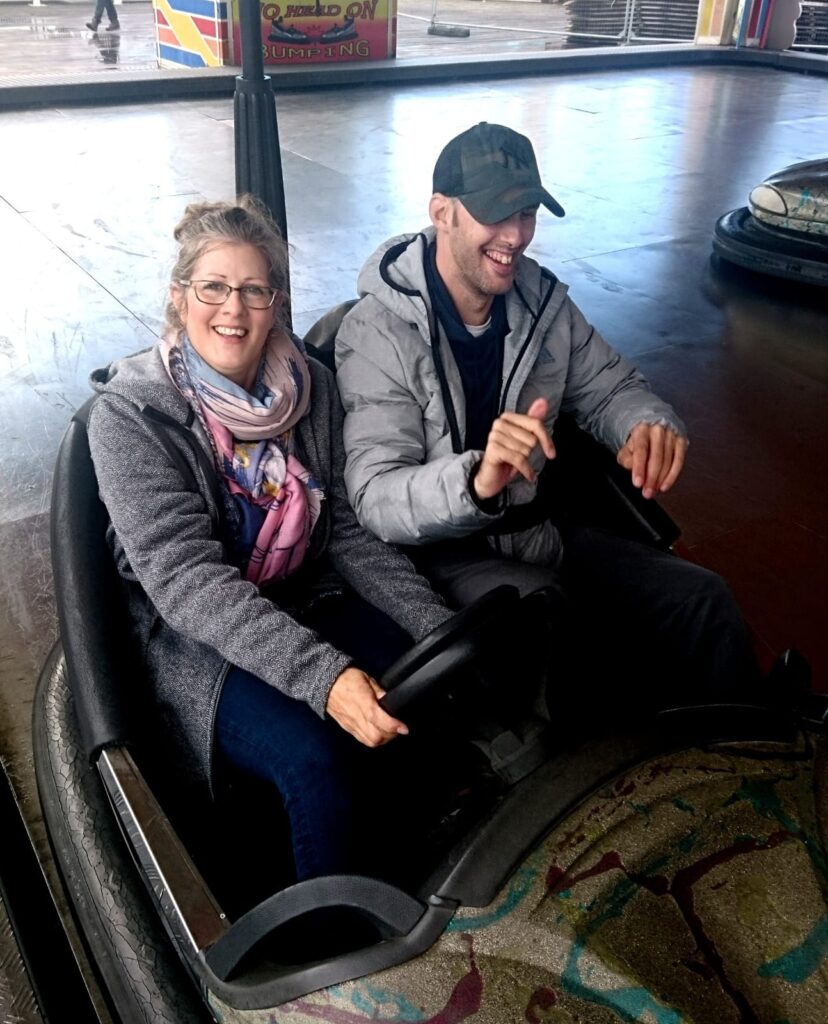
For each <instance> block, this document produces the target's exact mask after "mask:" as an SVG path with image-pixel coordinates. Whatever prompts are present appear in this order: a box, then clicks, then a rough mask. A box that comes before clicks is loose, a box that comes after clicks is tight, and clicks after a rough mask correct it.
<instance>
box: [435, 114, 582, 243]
mask: <svg viewBox="0 0 828 1024" xmlns="http://www.w3.org/2000/svg"><path fill="white" fill-rule="evenodd" d="M433 191H434V192H440V193H441V194H442V195H444V196H454V197H456V198H457V199H459V200H460V202H461V203H462V204H463V206H465V207H466V209H467V210H468V211H469V213H470V214H471V215H472V217H474V219H475V220H476V221H479V222H480V223H481V224H496V223H497V222H498V221H500V220H506V218H507V217H511V216H512V214H514V213H517V212H518V210H525V209H526V208H527V207H530V206H539V205H540V204H541V203H542V204H543V205H544V206H545V207H546V208H547V209H548V210H551V212H552V213H554V214H555V216H556V217H563V216H564V208H563V207H562V206H561V204H560V203H559V202H558V200H557V199H555V198H554V197H553V196H551V195H550V194H549V193H548V192H547V191H546V189H545V188H544V187H543V185H541V180H540V173H539V171H538V164H537V161H536V160H535V151H534V150H533V149H532V143H531V142H530V141H529V140H528V139H527V138H526V136H525V135H520V134H519V133H518V132H516V131H512V129H511V128H505V127H504V126H503V125H502V124H488V123H487V122H486V121H481V122H480V124H476V125H475V126H474V127H473V128H469V129H468V131H465V132H463V133H462V134H460V135H458V136H456V137H455V138H453V139H452V140H451V142H449V143H447V144H446V146H445V148H444V149H443V152H442V153H441V154H440V155H439V156H438V157H437V163H436V164H435V165H434V178H433Z"/></svg>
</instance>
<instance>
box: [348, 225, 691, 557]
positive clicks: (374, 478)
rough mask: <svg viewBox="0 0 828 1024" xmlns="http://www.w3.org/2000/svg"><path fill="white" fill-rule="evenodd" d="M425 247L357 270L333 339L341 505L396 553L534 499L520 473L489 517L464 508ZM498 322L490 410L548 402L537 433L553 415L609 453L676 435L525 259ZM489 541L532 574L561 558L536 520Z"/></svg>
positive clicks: (459, 423) (549, 529)
mask: <svg viewBox="0 0 828 1024" xmlns="http://www.w3.org/2000/svg"><path fill="white" fill-rule="evenodd" d="M433 238H434V231H433V229H432V228H428V229H426V230H425V231H423V232H421V233H420V234H417V235H400V236H398V237H396V238H392V239H391V240H390V241H388V242H386V243H385V244H384V245H382V246H380V248H379V249H378V250H377V251H376V252H375V253H374V254H373V256H371V257H370V259H369V260H368V261H367V262H366V263H365V266H364V267H363V268H362V271H361V273H360V276H359V282H358V290H359V294H360V301H359V302H357V304H356V305H355V306H354V307H353V309H352V310H351V311H350V312H349V313H348V315H347V316H346V317H345V319H344V320H343V322H342V325H341V327H340V330H339V333H338V335H337V339H336V360H337V383H338V386H339V391H340V395H341V397H342V401H343V404H344V406H345V414H346V415H345V433H344V440H345V451H346V456H347V460H346V465H345V483H346V486H347V488H348V496H349V497H350V499H351V502H352V504H353V506H354V508H355V509H356V513H357V516H358V518H359V521H360V522H361V523H362V525H363V526H366V527H368V529H370V530H371V531H373V532H374V533H375V534H376V535H377V536H378V537H381V538H382V539H383V540H387V541H391V542H393V543H398V544H429V543H432V542H435V541H444V540H451V539H458V538H461V537H465V536H468V535H470V534H472V533H475V532H476V531H479V530H481V529H482V530H485V529H486V528H487V527H488V528H491V527H492V526H495V525H496V524H497V523H498V521H499V520H500V519H501V518H502V517H503V516H504V514H505V513H506V511H507V509H508V507H509V506H510V505H525V504H527V503H528V502H530V501H531V500H532V498H533V497H534V495H535V490H536V485H535V484H531V483H529V482H528V481H526V480H525V479H524V478H523V477H520V476H519V477H518V478H517V479H516V480H515V481H513V482H512V483H511V484H509V486H508V488H507V490H506V492H505V495H504V501H503V505H502V508H501V509H500V510H499V511H498V512H497V513H495V514H494V515H493V514H490V513H489V512H487V511H483V510H482V509H481V508H479V507H478V506H477V505H476V504H475V502H474V501H473V500H472V496H471V490H470V487H469V473H470V472H471V470H472V468H473V467H474V466H475V465H476V463H478V462H479V461H480V459H481V457H482V453H481V452H480V451H472V450H470V451H466V450H465V444H464V438H463V432H464V424H465V418H466V409H465V399H464V396H463V389H462V384H461V380H460V374H459V371H458V369H457V364H456V363H455V361H454V358H453V356H452V354H451V348H450V346H449V344H448V341H447V339H446V336H445V333H444V331H443V330H442V327H440V326H439V325H438V321H437V318H436V316H435V315H434V312H433V310H432V307H431V303H430V300H429V297H428V292H427V285H426V278H425V272H424V269H423V260H424V258H425V254H426V250H427V247H428V245H429V243H430V242H431V241H432V239H433ZM506 317H507V320H508V323H509V328H510V330H509V333H508V335H507V336H506V339H505V350H504V360H503V377H502V380H501V387H500V411H501V412H515V411H517V412H525V411H526V410H527V409H528V408H529V406H530V405H531V403H532V402H533V401H534V400H535V399H536V398H540V397H543V398H546V399H547V400H548V401H549V406H550V409H549V416H548V418H547V420H546V428H547V430H549V431H550V432H551V430H552V427H553V425H554V423H555V420H556V418H557V416H558V413H559V411H561V410H563V411H565V412H569V413H572V414H573V415H574V416H575V419H576V420H577V422H578V424H579V426H581V427H583V428H584V429H585V430H588V431H589V432H590V433H591V434H593V435H594V436H595V437H597V438H598V439H599V440H600V441H601V442H603V443H604V444H605V445H607V446H608V447H609V448H610V449H612V450H613V451H617V450H618V449H619V448H621V447H622V446H623V445H624V443H625V442H626V440H627V437H628V436H629V433H630V431H631V430H632V429H633V427H634V426H636V424H638V423H642V422H644V423H659V424H662V425H664V426H668V427H671V428H672V429H673V430H675V431H677V432H678V433H680V434H681V435H682V436H683V435H684V433H685V431H684V426H683V424H682V423H681V421H680V420H679V419H678V417H677V416H676V415H675V413H674V412H673V410H672V409H671V408H670V406H669V405H667V404H666V403H665V402H662V401H661V400H660V399H659V398H657V397H656V396H655V395H654V394H652V392H651V391H650V390H649V389H648V387H647V383H646V381H645V380H644V378H643V377H642V376H641V374H640V373H639V372H638V371H637V370H636V369H635V368H634V367H633V366H632V364H631V363H629V362H628V361H627V360H626V359H624V358H623V357H622V356H621V355H619V354H618V353H617V352H615V351H613V350H612V349H611V348H610V347H609V345H607V343H606V342H605V341H604V339H603V338H602V337H601V335H600V334H599V333H598V332H597V331H596V330H595V328H593V327H591V326H590V325H589V324H588V323H587V321H586V320H585V319H584V317H583V315H582V313H581V312H580V310H579V309H578V308H577V306H576V305H575V304H574V303H573V302H572V301H571V300H570V299H569V298H568V297H567V287H566V285H564V284H562V283H561V282H560V281H558V280H557V279H556V278H555V277H554V275H553V274H551V273H550V271H548V270H546V269H545V268H543V267H541V266H539V265H538V264H537V263H536V262H535V261H534V260H531V259H529V258H527V257H526V256H523V257H521V259H520V263H519V264H518V268H517V272H516V275H515V283H514V286H513V288H512V289H511V290H510V291H509V292H508V293H507V295H506ZM438 360H440V361H441V362H442V364H443V367H444V384H443V385H442V386H441V381H440V375H439V374H438V369H437V367H436V365H435V364H436V363H437V362H438ZM532 461H533V467H534V468H535V469H536V470H537V471H539V470H541V469H542V468H543V464H544V456H543V453H542V452H541V451H540V450H537V451H536V452H535V454H534V457H533V460H532ZM489 539H490V543H491V544H492V546H493V548H495V549H496V550H498V551H499V552H500V553H501V554H503V555H506V556H507V557H512V558H518V559H521V560H523V561H528V562H534V563H537V564H542V565H554V564H555V563H556V562H557V561H558V559H559V558H560V547H561V544H560V536H559V535H558V532H557V530H556V529H555V527H554V526H553V525H552V524H551V523H550V522H548V520H547V521H543V522H540V523H539V524H537V525H535V526H532V527H530V528H529V529H525V530H523V531H521V532H517V533H506V534H503V535H498V536H492V537H490V538H489Z"/></svg>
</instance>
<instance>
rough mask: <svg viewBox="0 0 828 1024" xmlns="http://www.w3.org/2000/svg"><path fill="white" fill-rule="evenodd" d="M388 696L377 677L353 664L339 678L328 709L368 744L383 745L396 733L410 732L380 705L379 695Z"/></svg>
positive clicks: (333, 716) (337, 720)
mask: <svg viewBox="0 0 828 1024" xmlns="http://www.w3.org/2000/svg"><path fill="white" fill-rule="evenodd" d="M384 696H385V690H383V689H382V688H381V687H380V686H379V685H378V684H377V683H376V681H375V680H373V679H372V678H371V677H370V676H369V675H366V674H365V673H364V672H362V671H360V669H358V668H354V667H353V666H351V667H350V668H346V669H345V671H344V672H341V673H340V674H339V675H338V676H337V677H336V680H335V681H334V684H333V686H332V687H331V690H330V693H329V694H328V703H327V704H326V705H325V710H326V711H327V713H328V714H329V715H330V716H331V718H333V720H334V721H335V722H336V723H337V724H338V725H340V726H341V727H342V728H343V729H344V730H345V731H346V732H349V733H350V734H351V735H352V736H353V737H354V738H355V739H358V740H359V742H360V743H364V744H365V746H366V747H381V746H382V745H383V744H384V743H388V742H390V741H391V740H393V739H394V738H395V737H396V736H405V735H407V734H408V726H407V725H405V724H404V723H403V722H400V721H398V720H397V719H396V718H392V717H391V715H389V714H388V713H387V712H385V711H383V710H382V708H381V707H380V706H379V703H378V701H379V698H380V697H384Z"/></svg>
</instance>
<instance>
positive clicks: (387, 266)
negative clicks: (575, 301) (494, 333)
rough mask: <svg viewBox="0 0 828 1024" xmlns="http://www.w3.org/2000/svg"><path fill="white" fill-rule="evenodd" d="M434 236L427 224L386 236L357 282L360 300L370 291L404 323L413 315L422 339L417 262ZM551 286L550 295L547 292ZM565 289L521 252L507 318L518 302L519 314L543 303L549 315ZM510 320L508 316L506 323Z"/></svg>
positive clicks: (423, 291)
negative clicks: (407, 232) (412, 230)
mask: <svg viewBox="0 0 828 1024" xmlns="http://www.w3.org/2000/svg"><path fill="white" fill-rule="evenodd" d="M435 236H436V232H435V230H434V228H433V227H431V226H429V227H427V228H424V229H423V230H422V231H419V232H417V233H416V234H407V235H396V236H395V237H394V238H390V239H389V240H388V241H387V242H383V244H382V245H381V246H379V248H378V249H376V251H375V252H373V253H372V254H371V256H369V257H368V259H367V260H366V261H365V263H364V264H363V267H362V270H361V271H360V273H359V278H358V280H357V289H358V292H359V296H360V298H362V297H363V296H365V295H373V296H374V297H375V298H376V299H377V300H378V301H379V302H380V303H382V305H383V306H385V307H386V308H387V309H388V310H390V311H391V312H392V313H395V314H396V315H397V316H400V317H403V318H404V319H405V320H409V321H410V320H411V319H412V315H413V316H414V318H415V319H416V322H417V326H418V327H419V328H420V332H421V333H422V335H423V336H424V337H426V338H427V337H428V336H429V330H428V302H429V299H428V288H427V285H426V276H425V270H424V269H423V261H424V259H425V254H426V251H427V249H428V246H429V245H430V244H431V243H432V242H433V241H434V238H435ZM553 289H554V292H553V294H552V296H551V298H550V295H549V293H550V290H553ZM567 290H568V289H567V286H566V285H564V284H562V283H561V282H560V281H558V280H557V278H555V276H554V275H552V274H550V273H549V271H547V270H544V269H543V268H542V267H541V266H540V264H539V263H537V262H536V261H535V260H533V259H531V257H529V256H525V255H524V256H521V257H520V260H519V261H518V266H517V270H516V271H515V282H514V286H513V288H512V289H511V290H510V291H509V292H508V293H507V296H506V311H507V316H509V313H510V310H511V309H514V306H515V304H518V305H519V306H520V314H521V315H525V314H526V313H527V312H528V313H530V314H532V315H537V314H538V312H539V311H540V310H541V308H542V307H543V305H544V303H547V305H548V312H549V314H550V315H554V313H555V312H557V310H558V308H559V307H560V306H561V305H562V303H563V301H564V298H565V296H566V292H567ZM513 322H514V320H513V318H512V317H510V318H509V323H510V324H512V323H513Z"/></svg>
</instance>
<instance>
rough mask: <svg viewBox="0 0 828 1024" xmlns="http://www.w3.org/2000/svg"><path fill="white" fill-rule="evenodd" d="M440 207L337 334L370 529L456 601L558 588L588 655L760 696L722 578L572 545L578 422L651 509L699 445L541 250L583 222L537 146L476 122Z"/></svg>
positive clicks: (382, 259) (350, 456) (387, 252)
mask: <svg viewBox="0 0 828 1024" xmlns="http://www.w3.org/2000/svg"><path fill="white" fill-rule="evenodd" d="M433 193H434V194H433V195H432V197H431V201H430V204H429V214H430V218H431V226H430V227H429V228H427V229H426V230H424V231H422V232H420V233H419V234H416V235H404V236H400V237H398V238H394V239H391V240H390V241H389V242H387V243H386V244H385V245H383V246H381V247H380V249H379V250H377V252H376V253H374V255H373V256H372V257H371V258H370V259H369V260H368V261H367V263H366V264H365V266H364V267H363V269H362V272H361V274H360V277H359V292H360V296H361V299H360V301H359V302H358V303H357V304H356V306H355V307H354V308H353V309H352V310H351V312H350V313H349V314H348V316H347V317H346V318H345V320H344V321H343V323H342V326H341V329H340V331H339V334H338V336H337V342H336V358H337V366H338V381H339V388H340V393H341V395H342V400H343V403H344V405H345V410H346V420H345V447H346V453H347V464H346V484H347V488H348V494H349V497H350V499H351V502H352V503H353V505H354V508H355V509H356V512H357V516H358V518H359V520H360V522H361V523H362V524H363V525H364V526H366V527H368V528H369V529H371V530H372V531H373V532H374V533H376V534H377V535H378V536H380V537H381V538H383V539H384V540H386V541H390V542H392V543H396V544H402V545H408V546H410V547H409V554H411V556H412V557H413V558H414V560H415V562H416V563H417V565H418V567H419V568H420V571H422V572H423V573H425V575H427V576H428V577H429V578H430V579H431V581H432V583H433V584H434V585H435V587H436V588H437V589H439V590H441V591H443V593H444V594H445V595H446V596H447V597H448V599H449V600H450V601H451V602H452V603H454V604H455V605H458V606H460V605H466V604H468V603H470V602H471V601H473V600H474V599H475V598H476V597H478V596H479V595H480V594H482V593H485V592H486V591H487V590H489V589H491V588H492V587H494V586H496V585H497V584H498V583H503V582H507V583H514V584H516V585H517V586H519V587H520V589H521V591H522V593H524V594H527V593H530V592H533V591H536V590H538V589H540V588H543V589H544V591H545V593H546V594H547V595H551V597H550V599H551V600H552V603H553V605H554V606H555V607H556V608H557V609H558V611H559V612H560V615H561V616H563V617H564V618H565V620H566V622H567V623H569V622H570V621H577V622H578V623H579V629H580V634H579V635H580V644H581V645H583V644H584V643H588V642H589V640H588V638H590V637H591V636H592V635H593V633H594V634H595V635H597V636H599V637H600V638H601V640H602V642H606V643H612V640H611V639H610V638H613V639H614V640H615V642H616V643H618V644H620V645H622V646H623V647H624V648H625V650H624V652H623V653H625V654H627V655H633V657H632V659H631V660H632V661H633V662H637V663H638V664H640V665H641V666H642V669H643V671H645V672H647V671H649V672H650V675H651V676H652V677H653V678H655V677H657V676H661V678H663V677H664V674H665V673H668V674H671V675H672V674H677V676H680V677H683V681H684V682H686V683H688V684H689V685H691V686H693V687H694V689H696V692H698V689H697V686H698V685H702V686H704V687H709V688H710V689H711V691H714V692H717V693H720V694H721V693H723V692H732V691H733V690H734V689H736V688H740V687H741V686H742V685H750V681H751V680H753V679H754V678H755V676H756V675H757V673H758V670H757V668H756V664H755V661H754V658H753V654H752V650H751V644H750V641H749V637H748V634H747V630H746V628H745V625H744V623H743V621H742V618H741V616H740V614H739V611H738V609H737V608H736V606H735V603H734V601H733V599H732V597H731V595H730V592H729V591H728V589H727V587H726V585H725V584H724V582H723V581H722V580H721V579H720V578H719V577H718V576H716V575H715V574H713V573H710V572H708V571H707V570H705V569H703V568H701V567H699V566H696V565H693V564H691V563H688V562H685V561H682V560H681V559H678V558H675V557H674V556H672V555H669V554H667V553H664V552H660V551H656V550H653V549H651V548H649V547H646V546H644V545H640V544H636V543H634V542H631V541H628V540H624V539H621V538H618V537H614V536H611V535H609V534H608V533H606V532H603V531H599V530H594V529H585V528H575V529H569V528H563V530H562V529H561V528H559V527H560V525H561V524H560V523H556V521H555V517H554V514H553V512H552V506H551V505H550V504H549V503H548V501H547V496H546V494H545V493H543V494H539V492H538V481H539V478H541V474H542V472H543V469H544V466H545V465H546V464H547V460H551V459H554V458H555V448H554V445H553V442H552V440H551V433H552V427H553V425H554V423H555V420H556V418H557V416H558V413H559V412H561V411H564V412H568V413H571V414H573V415H574V417H575V419H576V420H577V422H578V423H579V425H580V426H582V427H583V428H585V429H586V430H587V431H589V432H590V433H591V434H593V435H594V436H595V437H596V438H598V440H599V441H601V442H602V443H603V444H604V445H606V446H607V447H609V448H610V449H611V450H612V451H613V452H615V453H617V459H618V462H619V463H620V464H621V465H622V466H624V467H625V468H627V469H629V470H630V472H631V475H632V480H633V483H634V484H635V486H636V487H640V488H641V490H642V493H643V495H644V497H645V498H651V497H653V496H655V495H657V494H662V493H664V492H666V491H668V490H669V489H670V488H671V487H672V486H673V484H674V483H675V481H676V479H677V478H678V476H679V474H680V472H681V469H682V465H683V462H684V457H685V452H686V450H687V439H686V433H685V429H684V426H683V424H682V423H681V421H680V420H679V419H678V417H677V416H676V414H675V413H674V412H673V410H672V409H671V408H670V406H669V405H667V404H666V403H664V402H662V401H661V400H660V399H659V398H657V397H656V396H655V395H654V394H653V393H652V392H651V391H650V390H649V389H648V387H647V384H646V382H645V380H644V378H643V377H642V376H641V374H640V373H639V372H638V371H637V370H636V369H635V368H634V367H633V366H632V365H631V364H630V363H629V362H628V361H627V360H626V359H624V358H623V357H622V356H620V355H619V354H618V353H617V352H614V351H613V350H612V349H611V348H610V347H609V346H608V345H607V343H606V342H605V341H604V339H603V338H602V337H601V336H600V334H599V333H598V332H597V331H596V330H595V329H594V328H593V327H591V326H590V325H589V324H588V323H587V321H586V320H585V318H584V316H583V315H582V313H581V312H580V310H579V309H578V308H577V307H576V306H575V304H574V303H573V302H572V301H571V300H570V299H569V298H568V296H567V287H566V285H564V284H562V283H561V282H560V281H558V280H557V278H556V277H555V275H554V274H553V273H551V271H549V270H547V269H546V268H544V267H541V266H539V265H538V264H537V263H536V262H534V261H533V260H531V259H529V258H528V257H527V256H525V255H524V252H525V250H526V248H527V246H528V245H529V243H530V242H531V241H532V237H533V235H534V231H535V221H536V216H537V211H538V207H539V206H540V205H543V206H545V207H546V208H547V209H548V210H550V211H551V212H552V213H554V214H555V215H557V216H559V217H560V216H563V214H564V211H563V209H562V207H561V206H560V204H559V203H558V202H557V200H555V199H554V198H553V197H552V196H551V195H550V194H549V193H548V192H547V191H546V190H545V189H544V188H543V186H542V184H541V180H540V175H539V172H538V168H537V163H536V161H535V155H534V152H533V150H532V145H531V143H530V142H529V140H528V139H527V138H525V137H524V136H522V135H519V134H518V133H517V132H515V131H512V130H511V129H509V128H505V127H503V126H500V125H494V124H487V123H485V122H483V123H481V124H478V125H475V126H474V127H473V128H470V129H469V130H468V131H466V132H463V133H462V134H461V135H459V136H457V137H456V138H454V139H452V140H451V141H450V142H449V143H448V144H447V145H446V147H445V148H444V150H443V151H442V153H441V154H440V156H439V158H438V160H437V163H436V165H435V168H434V179H433ZM546 490H547V489H546V488H541V491H543V492H545V491H546ZM573 609H574V612H573ZM567 630H569V626H567ZM593 646H594V643H593Z"/></svg>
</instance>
